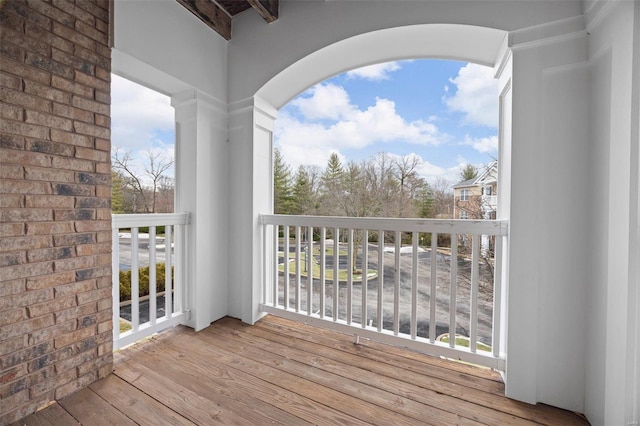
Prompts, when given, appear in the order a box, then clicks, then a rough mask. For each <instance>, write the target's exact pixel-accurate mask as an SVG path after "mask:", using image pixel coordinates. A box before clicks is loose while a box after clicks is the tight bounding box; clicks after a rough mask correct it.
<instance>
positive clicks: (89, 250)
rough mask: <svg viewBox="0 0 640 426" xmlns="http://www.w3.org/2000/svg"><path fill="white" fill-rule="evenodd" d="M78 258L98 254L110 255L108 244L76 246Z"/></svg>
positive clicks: (109, 245)
mask: <svg viewBox="0 0 640 426" xmlns="http://www.w3.org/2000/svg"><path fill="white" fill-rule="evenodd" d="M76 250H77V251H78V256H91V255H94V254H100V253H111V244H110V243H99V244H83V245H78V246H76Z"/></svg>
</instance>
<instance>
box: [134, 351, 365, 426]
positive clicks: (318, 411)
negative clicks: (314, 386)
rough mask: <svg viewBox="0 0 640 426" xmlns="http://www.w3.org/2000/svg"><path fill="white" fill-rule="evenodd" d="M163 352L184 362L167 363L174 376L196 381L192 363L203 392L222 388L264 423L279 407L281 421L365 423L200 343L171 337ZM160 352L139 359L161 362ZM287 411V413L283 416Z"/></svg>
mask: <svg viewBox="0 0 640 426" xmlns="http://www.w3.org/2000/svg"><path fill="white" fill-rule="evenodd" d="M162 353H163V354H164V355H167V356H170V357H171V359H173V360H175V359H179V360H180V363H175V362H173V363H172V364H173V367H172V366H171V365H165V364H164V363H163V373H164V372H167V373H168V374H169V375H170V376H172V375H173V374H174V371H172V370H175V372H177V373H178V374H182V375H183V377H184V379H185V380H186V381H189V382H191V383H193V382H196V381H194V380H191V377H190V375H189V376H186V377H185V373H184V371H185V370H186V369H185V368H184V366H185V365H187V366H188V367H189V368H188V370H187V371H191V369H192V368H193V369H194V374H195V375H197V376H198V377H199V378H200V380H197V382H199V383H200V384H199V385H198V387H199V389H200V391H201V392H203V393H204V394H207V392H220V393H222V394H224V395H226V396H227V397H228V398H231V399H233V400H237V401H238V403H242V404H244V405H245V409H246V410H255V411H256V412H257V415H258V418H257V419H256V420H255V421H254V423H259V424H262V423H264V422H265V420H266V419H268V414H269V410H272V411H273V410H275V409H276V407H277V410H279V411H283V412H285V414H282V413H281V414H280V417H281V418H280V421H278V423H281V424H301V423H303V422H310V423H313V424H320V425H334V424H353V425H358V424H364V423H361V422H358V421H357V420H356V419H355V418H353V417H349V416H345V415H344V414H342V413H340V412H338V411H336V410H333V409H332V408H330V407H327V406H325V405H322V404H317V403H313V401H309V400H307V399H305V398H303V397H301V396H300V395H298V394H297V393H294V392H289V391H287V390H284V389H282V388H280V387H278V386H274V385H272V384H270V383H268V382H266V381H264V380H262V379H259V378H256V377H254V376H252V375H250V374H247V373H245V372H243V371H240V370H237V369H235V368H233V367H229V366H227V365H224V364H221V363H219V362H217V361H218V358H215V359H216V362H215V363H213V362H211V360H212V359H214V358H212V353H211V352H210V351H207V350H202V348H201V347H200V346H199V347H196V348H195V350H194V348H192V346H190V345H189V344H187V345H185V344H183V342H180V343H179V344H178V343H177V342H173V341H169V342H165V343H164V344H163V351H162ZM157 356H158V353H153V352H148V351H145V353H141V354H138V357H137V360H138V361H141V362H144V363H150V364H151V363H152V364H153V365H157V363H158V362H161V361H158V360H157V358H156V357H157ZM175 366H177V368H176V367H175ZM181 366H182V368H181ZM165 368H167V370H165ZM207 386H209V387H212V388H213V390H208V389H206V387H207ZM265 405H266V406H269V405H272V406H271V408H270V409H269V408H267V409H265V408H264V406H265ZM283 415H286V417H282V416H283ZM271 419H274V417H271ZM273 421H275V419H274V420H273Z"/></svg>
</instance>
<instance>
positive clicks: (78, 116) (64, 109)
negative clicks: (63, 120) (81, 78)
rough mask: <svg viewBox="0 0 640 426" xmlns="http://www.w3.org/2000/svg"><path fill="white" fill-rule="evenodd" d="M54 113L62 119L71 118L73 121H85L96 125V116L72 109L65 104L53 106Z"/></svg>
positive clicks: (88, 112)
mask: <svg viewBox="0 0 640 426" xmlns="http://www.w3.org/2000/svg"><path fill="white" fill-rule="evenodd" d="M53 113H54V114H56V115H60V116H62V117H67V118H71V119H73V120H80V121H84V122H85V123H91V124H93V123H94V121H95V120H94V118H93V116H94V114H93V113H92V112H90V111H85V110H82V109H79V108H74V107H70V106H68V105H63V104H57V103H54V104H53Z"/></svg>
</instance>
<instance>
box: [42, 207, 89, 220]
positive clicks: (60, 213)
mask: <svg viewBox="0 0 640 426" xmlns="http://www.w3.org/2000/svg"><path fill="white" fill-rule="evenodd" d="M53 217H54V219H55V220H93V219H95V217H96V212H95V210H91V209H82V210H78V209H74V210H54V211H53Z"/></svg>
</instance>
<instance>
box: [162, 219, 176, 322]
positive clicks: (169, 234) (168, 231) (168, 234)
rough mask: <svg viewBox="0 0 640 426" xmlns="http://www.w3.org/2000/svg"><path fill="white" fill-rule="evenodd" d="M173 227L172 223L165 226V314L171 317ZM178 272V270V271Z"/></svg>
mask: <svg viewBox="0 0 640 426" xmlns="http://www.w3.org/2000/svg"><path fill="white" fill-rule="evenodd" d="M173 229H174V228H173V227H172V226H171V225H168V226H165V228H164V237H165V238H164V244H165V249H164V253H165V254H164V268H165V269H164V314H165V317H166V318H167V319H168V318H171V313H172V310H173V307H172V303H171V301H172V300H173V298H172V296H173V293H172V291H173V282H174V280H172V279H171V275H172V274H171V270H172V265H173V258H172V256H171V253H172V251H173V250H172V249H171V246H172V245H173V241H174V238H173ZM177 250H178V247H177V244H176V251H177ZM176 272H177V271H176ZM174 275H177V274H174Z"/></svg>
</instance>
